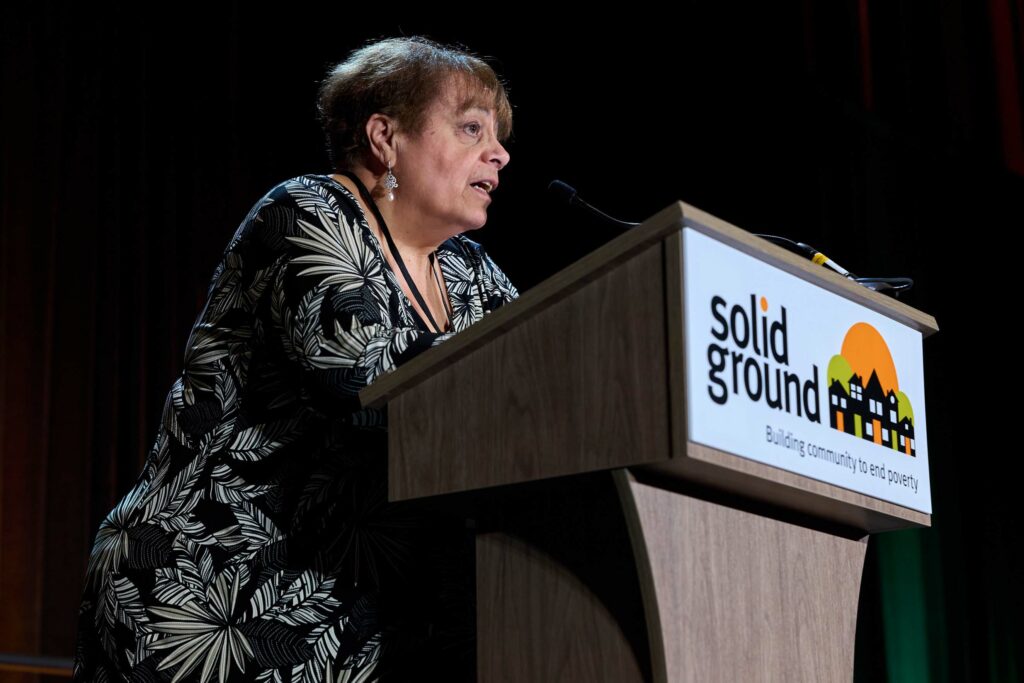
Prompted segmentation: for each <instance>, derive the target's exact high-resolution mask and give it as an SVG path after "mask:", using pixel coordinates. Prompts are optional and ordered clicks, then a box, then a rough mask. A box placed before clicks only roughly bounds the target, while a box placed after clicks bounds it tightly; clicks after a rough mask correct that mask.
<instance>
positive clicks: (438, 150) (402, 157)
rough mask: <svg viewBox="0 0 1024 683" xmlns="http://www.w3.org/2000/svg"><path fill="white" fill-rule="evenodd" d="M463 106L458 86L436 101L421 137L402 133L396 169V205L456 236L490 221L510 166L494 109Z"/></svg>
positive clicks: (430, 225)
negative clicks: (503, 174)
mask: <svg viewBox="0 0 1024 683" xmlns="http://www.w3.org/2000/svg"><path fill="white" fill-rule="evenodd" d="M460 104H461V103H460V102H459V101H458V99H457V90H456V89H455V88H448V89H447V92H446V93H445V95H443V96H441V97H439V98H438V99H437V100H435V101H434V103H433V105H431V107H430V109H429V110H428V112H427V120H426V123H425V125H424V127H423V131H422V133H420V134H419V135H410V136H405V135H399V137H398V141H397V146H396V148H395V163H394V167H393V171H394V174H395V176H396V177H397V178H398V188H397V190H396V191H395V199H396V202H395V203H396V204H398V203H399V202H401V203H402V204H403V207H402V209H403V210H404V209H406V208H412V209H414V210H415V211H416V212H417V216H416V220H417V222H419V223H420V224H421V225H424V226H425V227H428V228H434V229H437V230H439V231H447V232H453V233H456V234H457V233H461V232H465V231H467V230H475V229H477V228H479V227H482V226H483V225H484V224H485V223H486V222H487V206H488V204H490V203H491V197H490V194H489V191H493V190H494V188H495V187H497V184H498V171H500V170H501V169H502V168H504V167H505V165H506V164H508V162H509V154H508V152H507V151H506V150H505V148H504V147H503V146H502V144H501V143H500V142H499V141H498V138H497V121H496V120H495V115H494V111H493V110H491V109H487V108H482V107H479V106H476V105H469V106H468V107H466V108H463V107H462V106H460ZM482 181H486V182H489V183H490V187H489V188H488V187H487V186H486V184H483V185H482V184H481V182H482ZM395 208H396V209H397V208H398V207H397V206H396V207H395Z"/></svg>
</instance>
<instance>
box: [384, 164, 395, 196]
mask: <svg viewBox="0 0 1024 683" xmlns="http://www.w3.org/2000/svg"><path fill="white" fill-rule="evenodd" d="M396 187H398V178H396V177H395V174H394V173H392V172H391V162H390V161H389V162H388V173H387V175H386V176H384V189H385V190H387V193H388V201H389V202H393V201H395V188H396Z"/></svg>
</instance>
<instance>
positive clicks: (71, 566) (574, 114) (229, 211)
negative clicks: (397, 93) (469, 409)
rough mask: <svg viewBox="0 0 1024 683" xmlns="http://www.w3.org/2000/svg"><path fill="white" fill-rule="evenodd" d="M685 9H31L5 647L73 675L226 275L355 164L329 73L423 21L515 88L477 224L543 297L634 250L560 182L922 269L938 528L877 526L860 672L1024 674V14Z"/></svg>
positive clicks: (3, 181)
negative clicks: (343, 162)
mask: <svg viewBox="0 0 1024 683" xmlns="http://www.w3.org/2000/svg"><path fill="white" fill-rule="evenodd" d="M673 11H674V12H676V13H677V15H678V18H674V19H669V18H667V17H666V15H665V14H664V10H663V9H659V8H657V7H654V6H643V5H638V4H636V3H632V4H629V5H628V6H627V5H621V6H617V7H615V8H613V11H597V10H591V11H583V10H581V11H579V12H575V13H572V14H570V13H566V14H565V15H564V16H559V15H557V14H556V13H552V11H551V10H546V11H545V12H538V11H535V10H523V9H519V8H517V7H516V6H515V5H504V6H494V5H481V4H479V3H458V4H447V3H445V4H434V5H431V12H430V13H424V15H423V16H413V15H411V14H408V13H407V12H406V11H405V10H399V9H397V7H395V6H393V5H389V4H387V3H376V4H374V5H373V6H370V7H366V8H365V9H356V8H354V7H352V6H347V5H345V4H343V3H332V4H326V3H315V4H314V3H277V4H274V5H268V6H266V7H265V8H263V9H258V8H257V6H256V5H255V4H250V3H240V2H230V3H214V2H210V3H206V4H205V5H198V4H197V5H195V6H191V7H187V6H185V5H181V4H174V5H171V4H167V5H159V6H157V5H146V6H145V7H135V8H132V9H127V10H125V9H118V10H114V9H97V8H95V7H90V6H87V5H70V4H68V5H62V4H59V3H46V2H42V3H27V4H26V6H24V7H21V8H18V9H6V10H3V14H2V16H0V21H2V29H0V30H2V50H3V53H2V60H3V61H2V72H3V77H2V78H3V80H2V95H0V96H2V109H0V136H2V137H0V139H2V141H3V143H2V144H3V152H2V167H0V196H2V226H0V605H2V610H0V652H2V653H8V654H10V653H15V654H35V655H48V656H56V657H70V656H71V655H72V652H73V642H74V620H75V613H76V610H77V607H78V597H79V594H80V591H81V580H82V576H83V573H84V570H85V564H86V559H87V556H88V551H89V547H90V545H91V542H92V538H93V535H94V534H95V531H96V528H97V526H98V524H99V522H100V520H101V518H102V517H103V516H104V515H105V514H106V512H107V511H108V510H109V509H110V507H111V506H112V505H113V504H114V502H115V501H116V500H117V499H118V498H120V496H121V495H123V494H124V493H125V492H126V491H127V490H128V489H129V488H130V487H131V485H132V484H133V483H134V481H135V479H136V477H137V476H138V473H139V472H140V471H141V464H142V461H143V459H144V457H145V455H146V452H147V450H148V448H149V446H150V445H151V441H152V439H153V437H154V436H155V433H156V426H157V421H158V417H159V414H160V410H161V408H162V406H163V401H164V397H165V395H166V392H167V390H168V389H169V388H170V385H171V383H172V382H173V380H174V379H175V377H176V376H177V375H178V374H179V373H180V371H181V362H182V355H183V346H184V343H185V341H186V339H187V336H188V332H189V330H190V328H191V325H192V323H193V321H194V319H195V316H196V315H197V313H198V312H199V311H200V309H201V306H202V304H203V299H204V296H205V292H206V287H207V284H208V281H209V277H210V275H211V274H212V271H213V267H214V265H215V264H216V261H217V260H218V258H219V256H220V254H221V252H222V250H223V249H224V247H225V245H226V244H227V241H228V239H229V238H230V236H231V235H232V234H233V232H234V230H235V228H236V227H237V226H238V224H239V222H240V221H241V220H242V219H243V218H244V217H245V215H246V213H247V212H248V210H249V208H250V207H251V206H252V204H253V203H254V202H255V201H256V200H257V199H259V198H260V197H261V196H262V195H263V194H264V193H265V192H266V191H267V190H268V189H269V188H270V187H271V186H273V185H274V184H276V183H277V182H279V181H281V180H283V179H285V178H288V177H292V176H295V175H299V174H302V173H311V172H323V173H326V172H329V170H330V169H328V167H327V159H326V154H325V153H324V151H323V144H322V139H321V135H320V132H319V129H318V127H317V124H316V122H315V118H314V114H315V109H314V99H315V92H316V85H317V82H318V81H319V79H320V78H321V77H322V76H323V75H324V73H325V72H326V69H327V67H328V66H329V65H330V64H332V63H334V62H337V61H338V60H340V59H342V58H343V57H344V56H345V55H346V54H347V53H348V52H349V51H350V50H351V49H353V48H355V47H357V46H359V45H361V44H362V43H363V42H364V41H366V40H367V39H370V38H375V37H383V36H390V35H400V34H405V35H413V34H424V35H428V36H430V37H432V38H435V39H437V40H441V41H445V42H461V43H463V44H465V45H466V46H468V47H469V48H470V49H472V50H474V51H476V52H478V53H479V54H481V55H483V56H487V57H491V58H493V59H492V63H493V64H494V66H495V67H496V69H497V70H498V71H499V73H501V74H502V75H503V76H504V77H505V78H506V80H507V81H508V84H509V94H510V97H511V99H512V101H513V104H514V105H515V117H516V118H515V132H514V135H513V138H512V140H511V142H510V143H509V144H508V146H507V147H508V149H509V152H510V153H511V157H512V159H511V163H510V164H509V166H508V168H507V169H506V170H505V171H503V172H502V179H501V180H502V183H501V188H500V189H499V190H498V192H497V194H496V195H495V202H494V204H493V205H492V207H491V209H490V216H491V218H490V221H489V223H488V225H487V227H485V228H484V229H483V230H481V231H478V232H476V233H473V235H472V237H473V238H474V239H476V240H478V241H480V242H482V243H483V244H484V245H485V246H486V247H487V249H488V251H489V253H490V254H491V255H492V256H493V257H494V259H495V261H496V262H498V263H499V264H500V265H501V266H502V267H503V268H504V269H505V270H506V272H507V273H508V274H509V275H510V277H511V278H512V280H513V282H515V283H516V284H517V285H518V287H519V289H520V290H521V291H525V290H526V289H529V288H530V287H531V286H533V285H535V284H537V283H538V282H540V281H541V280H542V279H544V278H545V277H547V276H549V275H551V274H552V273H554V272H556V271H557V270H558V269H560V268H562V267H564V266H566V265H567V264H569V263H571V262H573V261H574V260H576V259H577V258H579V257H580V256H581V255H583V254H585V253H587V252H589V251H590V250H592V249H593V248H595V247H596V246H598V245H600V244H602V243H603V242H604V241H606V240H607V239H609V238H610V237H612V236H613V233H611V232H610V231H608V230H607V229H605V228H602V227H600V226H598V225H596V224H593V223H591V222H589V221H588V220H587V219H585V218H582V217H580V216H577V215H573V214H569V213H567V211H566V210H564V209H562V208H560V207H559V206H558V205H557V204H556V203H554V202H553V201H552V200H550V199H549V197H548V196H547V194H546V192H545V187H546V185H547V183H548V181H549V180H551V179H552V178H555V177H557V178H561V179H563V180H566V181H568V182H570V183H573V184H574V185H576V186H577V187H578V189H579V190H580V192H581V194H582V195H583V196H584V197H586V198H588V199H589V200H590V201H592V202H593V203H596V204H599V205H600V206H601V207H602V208H603V209H605V210H606V211H608V212H609V213H612V214H614V215H617V216H620V217H622V218H625V219H629V220H636V221H640V220H643V219H645V218H646V217H648V216H650V215H651V214H653V213H655V212H657V211H658V210H660V209H662V208H663V207H665V206H666V205H667V204H669V203H670V202H673V201H675V200H677V199H681V200H683V201H686V202H688V203H690V204H693V205H695V206H698V207H700V208H702V209H704V210H705V211H708V212H710V213H713V214H715V215H717V216H719V217H721V218H724V219H726V220H728V221H730V222H732V223H734V224H736V225H739V226H742V227H743V228H745V229H747V230H750V231H752V232H770V233H774V234H779V235H785V236H788V237H791V238H794V239H800V240H803V241H806V242H809V243H811V244H813V245H815V246H816V247H818V248H819V249H821V250H822V251H824V252H825V253H827V254H829V255H830V256H831V257H833V258H834V259H836V260H837V261H839V262H840V263H841V264H843V265H844V266H846V267H847V268H849V269H850V270H852V271H854V272H856V273H858V274H861V275H905V276H909V277H911V278H913V279H914V280H915V282H916V283H917V284H916V287H915V288H914V289H913V290H912V291H911V292H910V293H909V294H908V295H907V296H905V297H904V299H903V300H904V301H906V302H907V303H908V304H910V305H911V306H914V307H917V308H919V309H921V310H923V311H925V312H928V313H930V314H932V315H934V316H935V317H936V319H937V320H938V323H939V327H940V331H939V333H938V334H936V335H934V336H933V337H931V338H929V339H928V340H926V341H925V344H924V353H925V371H926V397H925V400H926V403H927V409H928V417H929V419H928V424H929V431H928V440H929V445H930V454H929V455H930V461H931V471H932V486H933V499H934V517H933V524H934V526H933V527H932V528H931V529H928V530H915V531H904V532H895V533H890V534H884V535H881V536H877V537H874V538H873V539H872V541H871V543H870V546H869V556H868V565H867V570H866V573H865V576H864V584H863V595H862V603H861V612H860V622H859V627H858V651H857V678H858V679H859V680H865V681H867V680H881V679H886V678H888V679H889V680H894V681H912V680H935V681H947V680H948V681H959V680H991V681H1006V680H1016V679H1020V678H1021V677H1022V667H1024V662H1022V661H1021V658H1020V657H1021V656H1020V649H1021V642H1022V641H1021V634H1022V624H1021V609H1022V607H1024V588H1022V587H1021V578H1022V577H1024V557H1022V550H1021V540H1022V533H1021V531H1020V526H1019V522H1018V520H1019V517H1020V515H1019V512H1018V510H1019V502H1018V501H1019V499H1020V494H1019V492H1018V487H1019V484H1018V482H1017V481H1016V480H1015V478H1014V477H1012V476H1011V472H1012V471H1013V469H1012V468H1013V467H1014V466H1015V465H1016V460H1018V459H1019V458H1020V457H1021V456H1020V453H1021V448H1020V447H1019V446H1018V441H1019V439H1020V435H1019V434H1018V433H1016V432H1015V431H1014V430H1015V428H1016V426H1019V423H1020V418H1019V417H1018V416H1017V415H1016V414H1015V413H1014V412H1013V409H1014V405H1015V403H1016V401H1015V399H1013V396H1014V395H1016V393H1018V392H1017V391H1016V386H1015V384H1016V382H1015V379H1016V373H1015V372H1013V368H1014V366H1015V362H1014V361H1015V358H1016V356H1017V353H1016V346H1017V334H1018V332H1017V326H1016V321H1017V317H1018V315H1017V313H1018V307H1017V305H1016V304H1014V303H1013V301H1014V300H1013V298H1012V297H1013V296H1015V292H1018V291H1019V290H1018V289H1017V287H1016V286H1015V285H1014V284H1013V282H1014V281H1015V280H1016V277H1017V275H1018V274H1019V271H1020V265H1019V263H1018V257H1017V254H1016V253H1015V248H1013V247H1012V244H1013V243H1015V242H1016V232H1017V231H1018V230H1019V229H1020V228H1021V226H1022V225H1024V220H1022V219H1024V178H1022V176H1024V126H1022V123H1024V119H1022V103H1024V97H1022V93H1024V44H1022V32H1021V27H1022V19H1024V2H1022V0H987V1H985V2H979V1H977V0H974V1H972V0H941V1H938V2H930V3H921V2H910V1H900V0H888V1H886V2H882V1H879V0H872V1H870V2H869V1H868V0H848V1H840V2H837V1H835V0H804V1H802V2H788V3H760V4H759V5H758V6H757V7H756V8H754V6H753V5H751V6H742V7H741V6H736V5H731V4H729V3H720V2H684V3H680V4H677V5H674V6H673ZM584 17H585V19H584ZM1008 368H1009V370H1008ZM8 678H9V679H10V680H22V679H23V678H24V680H29V679H30V678H32V677H31V676H28V675H25V676H24V677H23V678H22V677H20V676H19V675H18V674H14V673H11V672H10V671H9V670H8V671H7V672H6V673H5V671H4V670H3V669H2V668H0V679H3V680H8ZM33 680H34V679H33Z"/></svg>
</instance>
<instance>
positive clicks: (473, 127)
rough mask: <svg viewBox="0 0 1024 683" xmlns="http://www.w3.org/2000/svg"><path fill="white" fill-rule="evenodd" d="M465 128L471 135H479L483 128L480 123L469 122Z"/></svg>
mask: <svg viewBox="0 0 1024 683" xmlns="http://www.w3.org/2000/svg"><path fill="white" fill-rule="evenodd" d="M463 128H464V129H465V130H466V131H468V132H469V134H470V135H479V134H480V131H481V130H483V129H482V128H481V127H480V124H479V123H467V124H466V125H465V126H463Z"/></svg>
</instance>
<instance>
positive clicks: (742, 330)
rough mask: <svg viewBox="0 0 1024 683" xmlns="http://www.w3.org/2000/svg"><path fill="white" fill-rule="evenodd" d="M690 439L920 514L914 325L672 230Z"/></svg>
mask: <svg viewBox="0 0 1024 683" xmlns="http://www.w3.org/2000/svg"><path fill="white" fill-rule="evenodd" d="M683 259H684V266H683V292H684V298H685V326H686V375H687V376H686V387H687V389H686V393H687V396H686V405H687V409H688V412H687V421H686V423H687V425H688V430H689V433H688V437H689V440H690V441H693V442H695V443H700V444H703V445H706V446H709V447H711V448H715V449H718V450H722V451H725V452H728V453H732V454H735V455H738V456H741V457H744V458H749V459H751V460H756V461H758V462H762V463H764V464H767V465H771V466H773V467H778V468H781V469H784V470H788V471H790V472H794V473H797V474H800V475H803V476H806V477H810V478H813V479H817V480H819V481H824V482H828V483H830V484H833V485H836V486H840V487H843V488H846V489H850V490H853V491H856V492H858V493H862V494H864V495H867V496H872V497H874V498H879V499H881V500H885V501H888V502H891V503H895V504H897V505H902V506H905V507H908V508H912V509H915V510H919V511H921V512H925V513H929V514H930V513H931V490H930V486H929V478H928V443H927V436H926V433H927V428H926V422H925V407H924V371H923V363H922V353H921V348H922V335H921V333H920V332H919V331H917V330H914V329H912V328H910V327H908V326H906V325H904V324H902V323H899V322H896V321H895V320H893V319H891V318H888V317H886V316H883V315H881V314H878V313H876V312H874V311H872V310H870V309H867V308H865V307H863V306H858V305H857V304H855V303H853V302H851V301H850V300H849V299H847V298H844V297H842V296H839V295H837V294H835V293H833V292H831V291H829V290H827V289H824V288H822V287H820V286H818V285H815V284H812V283H810V282H808V281H806V280H804V279H801V278H799V277H797V276H795V275H792V274H790V273H787V272H785V271H783V270H781V269H778V268H774V267H772V266H771V265H769V264H767V263H765V262H764V261H763V260H759V259H756V258H754V257H752V256H750V255H748V254H746V253H743V252H742V251H739V250H738V249H735V248H733V247H731V246H728V245H726V244H723V243H722V242H720V241H718V240H715V239H714V238H712V237H710V236H708V235H706V234H703V233H701V232H698V231H697V230H694V229H693V228H684V229H683Z"/></svg>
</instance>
